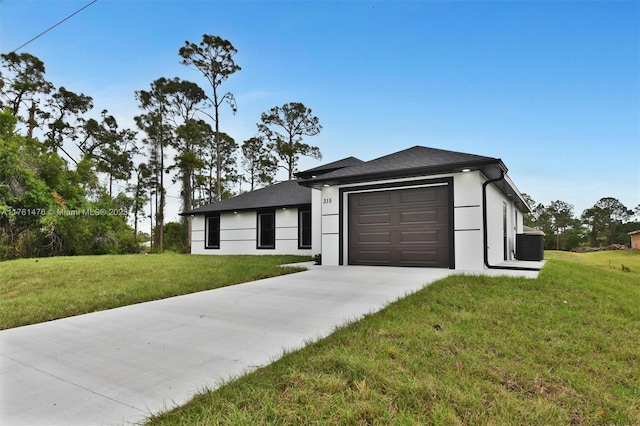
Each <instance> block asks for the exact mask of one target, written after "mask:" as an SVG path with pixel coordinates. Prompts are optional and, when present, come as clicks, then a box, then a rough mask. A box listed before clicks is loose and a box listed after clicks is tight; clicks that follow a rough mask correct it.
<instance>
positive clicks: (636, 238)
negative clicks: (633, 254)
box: [629, 231, 640, 250]
mask: <svg viewBox="0 0 640 426" xmlns="http://www.w3.org/2000/svg"><path fill="white" fill-rule="evenodd" d="M629 235H631V249H632V250H640V231H633V232H629Z"/></svg>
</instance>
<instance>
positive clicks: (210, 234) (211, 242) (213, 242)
mask: <svg viewBox="0 0 640 426" xmlns="http://www.w3.org/2000/svg"><path fill="white" fill-rule="evenodd" d="M204 220H205V222H204V232H205V237H206V238H205V242H204V248H207V249H219V248H220V215H219V214H216V215H211V216H207V217H205V219H204Z"/></svg>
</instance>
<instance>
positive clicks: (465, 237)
mask: <svg viewBox="0 0 640 426" xmlns="http://www.w3.org/2000/svg"><path fill="white" fill-rule="evenodd" d="M482 182H483V177H482V175H481V174H480V172H478V171H473V172H467V173H457V174H455V175H453V188H454V192H453V230H454V243H455V256H456V269H460V270H478V269H482V268H483V263H484V252H483V249H482V248H483V235H482V227H483V225H482Z"/></svg>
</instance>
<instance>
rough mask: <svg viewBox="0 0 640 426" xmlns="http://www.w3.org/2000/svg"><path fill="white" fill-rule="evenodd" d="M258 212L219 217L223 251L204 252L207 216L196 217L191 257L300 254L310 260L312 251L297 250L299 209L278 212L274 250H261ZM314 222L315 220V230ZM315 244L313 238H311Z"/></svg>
mask: <svg viewBox="0 0 640 426" xmlns="http://www.w3.org/2000/svg"><path fill="white" fill-rule="evenodd" d="M257 220H258V219H257V212H256V211H255V210H252V211H241V212H238V213H233V212H223V213H221V214H220V248H217V249H206V248H205V232H206V230H205V227H206V225H205V216H204V215H198V216H195V217H193V222H192V223H193V227H192V232H191V236H192V243H191V253H192V254H214V255H215V254H298V255H303V256H310V255H312V254H313V249H300V248H298V209H297V208H288V209H283V208H278V209H275V225H276V230H275V231H276V232H275V248H273V249H258V244H257V238H258V232H257V223H258V222H257ZM313 226H314V224H313V218H312V227H313ZM312 244H313V236H312Z"/></svg>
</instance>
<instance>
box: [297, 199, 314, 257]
mask: <svg viewBox="0 0 640 426" xmlns="http://www.w3.org/2000/svg"><path fill="white" fill-rule="evenodd" d="M304 213H306V214H308V217H309V244H304V221H303V219H302V217H303V214H304ZM312 220H313V219H312V217H311V207H302V208H299V209H298V249H299V250H309V249H311V248H312V244H313V225H312Z"/></svg>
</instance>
